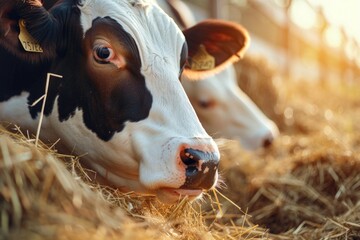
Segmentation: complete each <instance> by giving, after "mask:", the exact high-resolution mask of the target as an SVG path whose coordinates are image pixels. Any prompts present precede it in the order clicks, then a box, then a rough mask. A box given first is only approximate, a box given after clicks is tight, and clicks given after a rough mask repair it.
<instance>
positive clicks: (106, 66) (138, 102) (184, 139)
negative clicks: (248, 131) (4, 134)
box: [0, 0, 244, 202]
mask: <svg viewBox="0 0 360 240" xmlns="http://www.w3.org/2000/svg"><path fill="white" fill-rule="evenodd" d="M0 3H1V4H2V5H4V4H5V5H7V4H8V5H11V4H12V3H10V2H6V1H1V0H0ZM3 3H4V4H3ZM2 5H0V6H2ZM15 6H16V7H18V9H17V10H16V11H14V12H10V13H11V14H8V13H6V14H2V15H0V17H1V16H11V17H12V18H16V17H17V16H19V17H22V18H24V19H25V21H26V22H27V28H28V30H29V32H30V34H32V35H33V37H34V38H36V39H37V40H38V41H39V42H40V44H41V45H42V47H43V49H44V55H36V56H35V55H32V56H31V58H32V62H33V63H34V64H35V65H36V69H38V71H39V72H40V73H41V74H40V75H39V77H38V78H39V79H40V80H33V81H34V85H33V86H31V87H29V88H24V91H25V92H27V93H26V94H27V95H29V96H27V95H26V97H28V101H29V102H30V103H32V102H33V101H35V100H36V99H38V98H39V97H41V96H42V94H43V93H42V89H43V87H44V85H45V84H44V79H43V78H42V77H43V74H44V73H46V72H52V73H55V74H59V75H62V76H63V78H62V79H61V80H59V79H56V80H52V81H51V83H50V89H49V93H48V96H47V105H46V107H45V115H46V118H45V122H44V128H43V130H42V134H43V137H44V138H45V139H50V138H53V140H56V139H57V138H60V139H61V142H62V143H63V144H64V145H65V146H66V147H67V148H68V149H69V150H71V151H72V152H73V153H76V154H80V155H83V154H85V155H86V157H85V158H84V161H83V162H84V163H85V164H86V165H88V166H90V167H91V168H93V169H94V170H96V172H97V178H98V179H100V180H101V181H104V182H106V183H107V184H111V185H114V186H116V187H119V188H123V189H124V190H134V191H138V192H144V193H150V194H155V195H157V196H158V197H159V198H160V199H161V200H163V201H164V202H173V201H176V200H177V199H178V198H179V197H180V196H185V195H187V196H190V198H196V197H198V196H200V195H201V193H202V191H203V190H207V189H210V188H211V187H213V186H214V185H215V184H216V181H217V178H218V169H217V167H218V162H219V152H218V149H217V146H216V145H215V143H214V141H213V140H212V138H211V137H209V136H208V134H207V133H206V132H205V130H204V129H203V127H202V126H201V124H200V122H199V120H198V118H197V116H196V114H195V111H194V110H193V108H192V106H191V104H190V101H189V100H188V98H187V96H186V94H185V91H184V90H183V88H182V86H181V83H180V81H179V75H180V74H181V71H182V69H183V67H184V64H185V62H186V59H187V45H186V43H185V37H184V35H183V33H181V31H180V30H179V29H178V27H177V26H176V25H175V24H174V22H173V21H172V20H171V19H170V18H169V17H167V16H166V15H165V14H164V13H163V12H162V11H161V10H160V9H159V8H158V7H157V6H154V5H153V4H152V3H151V2H150V1H146V0H84V1H77V0H63V1H60V2H59V3H58V4H57V5H56V6H54V7H53V8H52V9H51V10H50V14H48V12H46V10H45V9H44V8H42V7H41V5H40V4H39V1H30V0H29V1H20V0H19V1H18V2H17V4H16V5H15ZM15 20H16V19H15ZM15 24H16V21H14V20H12V22H11V25H15ZM209 24H210V26H208V25H207V24H205V25H204V24H203V25H201V26H200V27H199V30H201V31H204V29H206V33H209V34H200V37H199V36H195V35H194V34H195V33H199V32H200V31H197V30H196V29H192V30H191V31H187V32H186V33H185V35H186V36H187V39H191V36H192V35H194V41H190V44H191V45H190V47H189V49H190V53H191V54H193V53H194V52H195V51H196V50H197V49H198V48H199V46H200V45H202V44H204V45H205V46H207V45H208V44H209V43H211V41H212V40H213V39H211V38H210V39H209V38H208V36H212V34H211V33H212V32H214V33H216V34H220V35H218V36H222V37H224V38H225V39H226V40H227V41H229V40H230V42H232V44H231V46H230V48H229V45H226V47H225V48H223V47H222V46H217V45H216V44H215V45H213V44H211V46H212V48H211V49H213V50H215V52H216V53H217V54H220V56H221V57H220V58H219V59H220V60H217V61H216V66H215V69H216V68H218V67H221V66H223V65H224V64H225V62H227V61H228V60H229V59H233V55H232V54H239V53H240V52H241V50H242V48H243V45H244V42H243V37H244V36H243V33H242V31H241V29H240V30H239V29H237V27H236V26H235V25H234V24H225V23H209ZM8 25H9V24H7V23H6V22H5V26H2V25H1V22H0V27H2V28H4V29H10V31H12V30H14V31H15V32H16V29H17V28H16V26H15V27H10V28H8V27H7V26H8ZM211 29H213V30H211ZM222 29H225V32H224V34H222ZM232 30H234V31H232ZM229 31H230V32H231V33H230V34H229V33H228V32H229ZM13 35H14V36H16V34H11V35H9V36H13ZM201 36H202V37H201ZM7 40H9V39H7ZM15 40H16V39H15ZM7 42H11V41H7ZM0 43H4V44H5V45H6V44H7V43H6V41H3V42H0ZM6 46H7V47H8V48H9V49H10V50H11V51H13V52H16V53H17V55H16V56H17V57H19V58H21V57H22V56H23V55H25V58H26V57H27V56H28V54H32V53H24V52H21V53H19V51H20V50H21V48H20V49H19V48H18V45H17V44H13V45H10V44H8V45H6ZM229 50H230V51H229ZM34 56H35V57H34ZM37 56H40V57H38V58H40V60H36V58H37ZM41 56H45V57H41ZM44 59H45V62H46V63H47V64H45V66H44V69H41V68H42V66H43V65H41V63H42V61H43V60H44ZM46 59H50V60H51V64H50V63H48V62H47V61H46ZM39 63H40V64H39ZM50 65H51V66H50ZM29 71H30V70H29ZM205 72H206V71H205ZM197 74H198V75H199V76H201V75H202V74H206V73H203V72H202V71H200V72H198V73H197ZM25 78H26V76H24V81H25ZM22 96H24V95H22ZM21 103H22V104H23V105H21ZM11 104H16V105H21V106H22V108H24V109H25V104H24V103H23V102H21V101H18V99H17V97H14V98H12V99H10V100H9V104H8V105H11ZM1 107H2V106H1V105H0V113H2V114H3V115H2V116H1V117H2V118H4V116H6V117H9V119H10V120H12V121H14V122H15V123H17V124H19V125H21V126H24V121H22V119H21V118H19V117H14V115H12V112H10V111H9V112H7V113H6V114H8V115H6V114H4V112H5V111H3V110H2V109H5V110H6V107H5V108H1ZM29 109H30V113H31V116H32V117H33V120H31V119H30V120H27V121H26V123H27V124H26V127H28V128H29V129H31V128H32V129H34V128H36V125H37V119H38V118H39V113H40V107H39V106H35V107H30V108H29ZM25 111H26V110H25ZM11 116H12V118H11ZM21 116H22V117H23V116H28V117H30V115H26V114H22V115H21Z"/></svg>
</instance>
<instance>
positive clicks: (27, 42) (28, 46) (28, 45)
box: [19, 19, 43, 53]
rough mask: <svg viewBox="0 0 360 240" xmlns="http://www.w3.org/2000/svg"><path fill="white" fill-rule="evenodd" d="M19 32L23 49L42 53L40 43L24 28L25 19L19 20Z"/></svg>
mask: <svg viewBox="0 0 360 240" xmlns="http://www.w3.org/2000/svg"><path fill="white" fill-rule="evenodd" d="M19 27H20V34H19V40H20V42H21V45H22V46H23V48H24V50H25V51H27V52H38V53H42V52H43V50H42V48H41V46H40V44H39V43H38V42H37V41H36V40H35V39H34V38H33V37H32V36H31V35H30V33H29V32H28V31H27V30H26V25H25V20H24V19H20V20H19Z"/></svg>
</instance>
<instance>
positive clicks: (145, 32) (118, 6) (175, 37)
mask: <svg viewBox="0 0 360 240" xmlns="http://www.w3.org/2000/svg"><path fill="white" fill-rule="evenodd" d="M80 9H81V24H82V27H83V29H84V32H86V31H87V30H88V29H89V28H91V25H92V22H93V20H94V19H96V18H98V17H110V18H112V19H114V20H115V21H117V22H118V23H119V24H120V25H121V26H122V27H123V28H124V30H125V31H127V32H128V33H129V34H130V35H131V36H132V37H133V38H134V40H135V42H136V44H137V45H138V49H139V52H140V57H141V59H142V64H143V67H146V65H151V64H152V59H151V58H153V57H154V56H161V57H164V58H169V59H176V60H177V61H179V56H180V54H181V50H182V47H183V45H184V43H185V37H184V36H183V34H182V32H181V30H180V29H179V28H178V27H177V26H176V24H175V23H174V21H173V20H172V19H171V18H170V17H168V16H167V15H166V14H165V13H164V12H163V10H161V9H160V8H159V7H158V6H157V4H155V3H154V2H153V1H151V0H147V1H146V0H84V1H83V2H82V6H81V7H80ZM177 66H179V64H177Z"/></svg>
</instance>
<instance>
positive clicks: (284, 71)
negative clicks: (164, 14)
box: [184, 0, 360, 84]
mask: <svg viewBox="0 0 360 240" xmlns="http://www.w3.org/2000/svg"><path fill="white" fill-rule="evenodd" d="M184 2H185V3H187V4H188V5H189V6H190V8H191V9H192V11H193V12H194V14H195V18H196V20H197V21H199V20H201V19H204V18H209V17H211V18H221V19H227V20H233V21H236V22H239V23H241V24H242V25H243V26H244V27H245V28H247V30H248V31H249V33H250V36H251V40H252V41H251V46H250V48H249V50H248V54H251V55H261V56H262V57H265V58H266V59H267V60H269V62H270V63H271V64H272V65H274V66H275V67H276V69H277V70H278V71H279V73H280V75H281V76H282V77H285V78H286V79H293V80H308V81H320V82H321V81H326V82H330V81H342V82H346V83H349V84H352V83H356V82H359V81H360V14H359V10H360V1H358V0H184Z"/></svg>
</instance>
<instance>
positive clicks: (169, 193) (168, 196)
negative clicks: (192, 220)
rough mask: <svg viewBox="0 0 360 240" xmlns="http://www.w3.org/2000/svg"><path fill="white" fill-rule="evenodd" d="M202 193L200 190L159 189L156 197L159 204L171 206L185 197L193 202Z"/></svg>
mask: <svg viewBox="0 0 360 240" xmlns="http://www.w3.org/2000/svg"><path fill="white" fill-rule="evenodd" d="M202 192H203V190H202V189H179V188H160V189H159V190H157V191H156V196H157V197H158V198H159V200H160V201H161V202H163V203H167V204H172V203H175V202H177V201H179V200H181V199H183V198H185V197H187V198H188V199H189V200H194V199H196V198H198V197H200V196H201V195H202Z"/></svg>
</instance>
